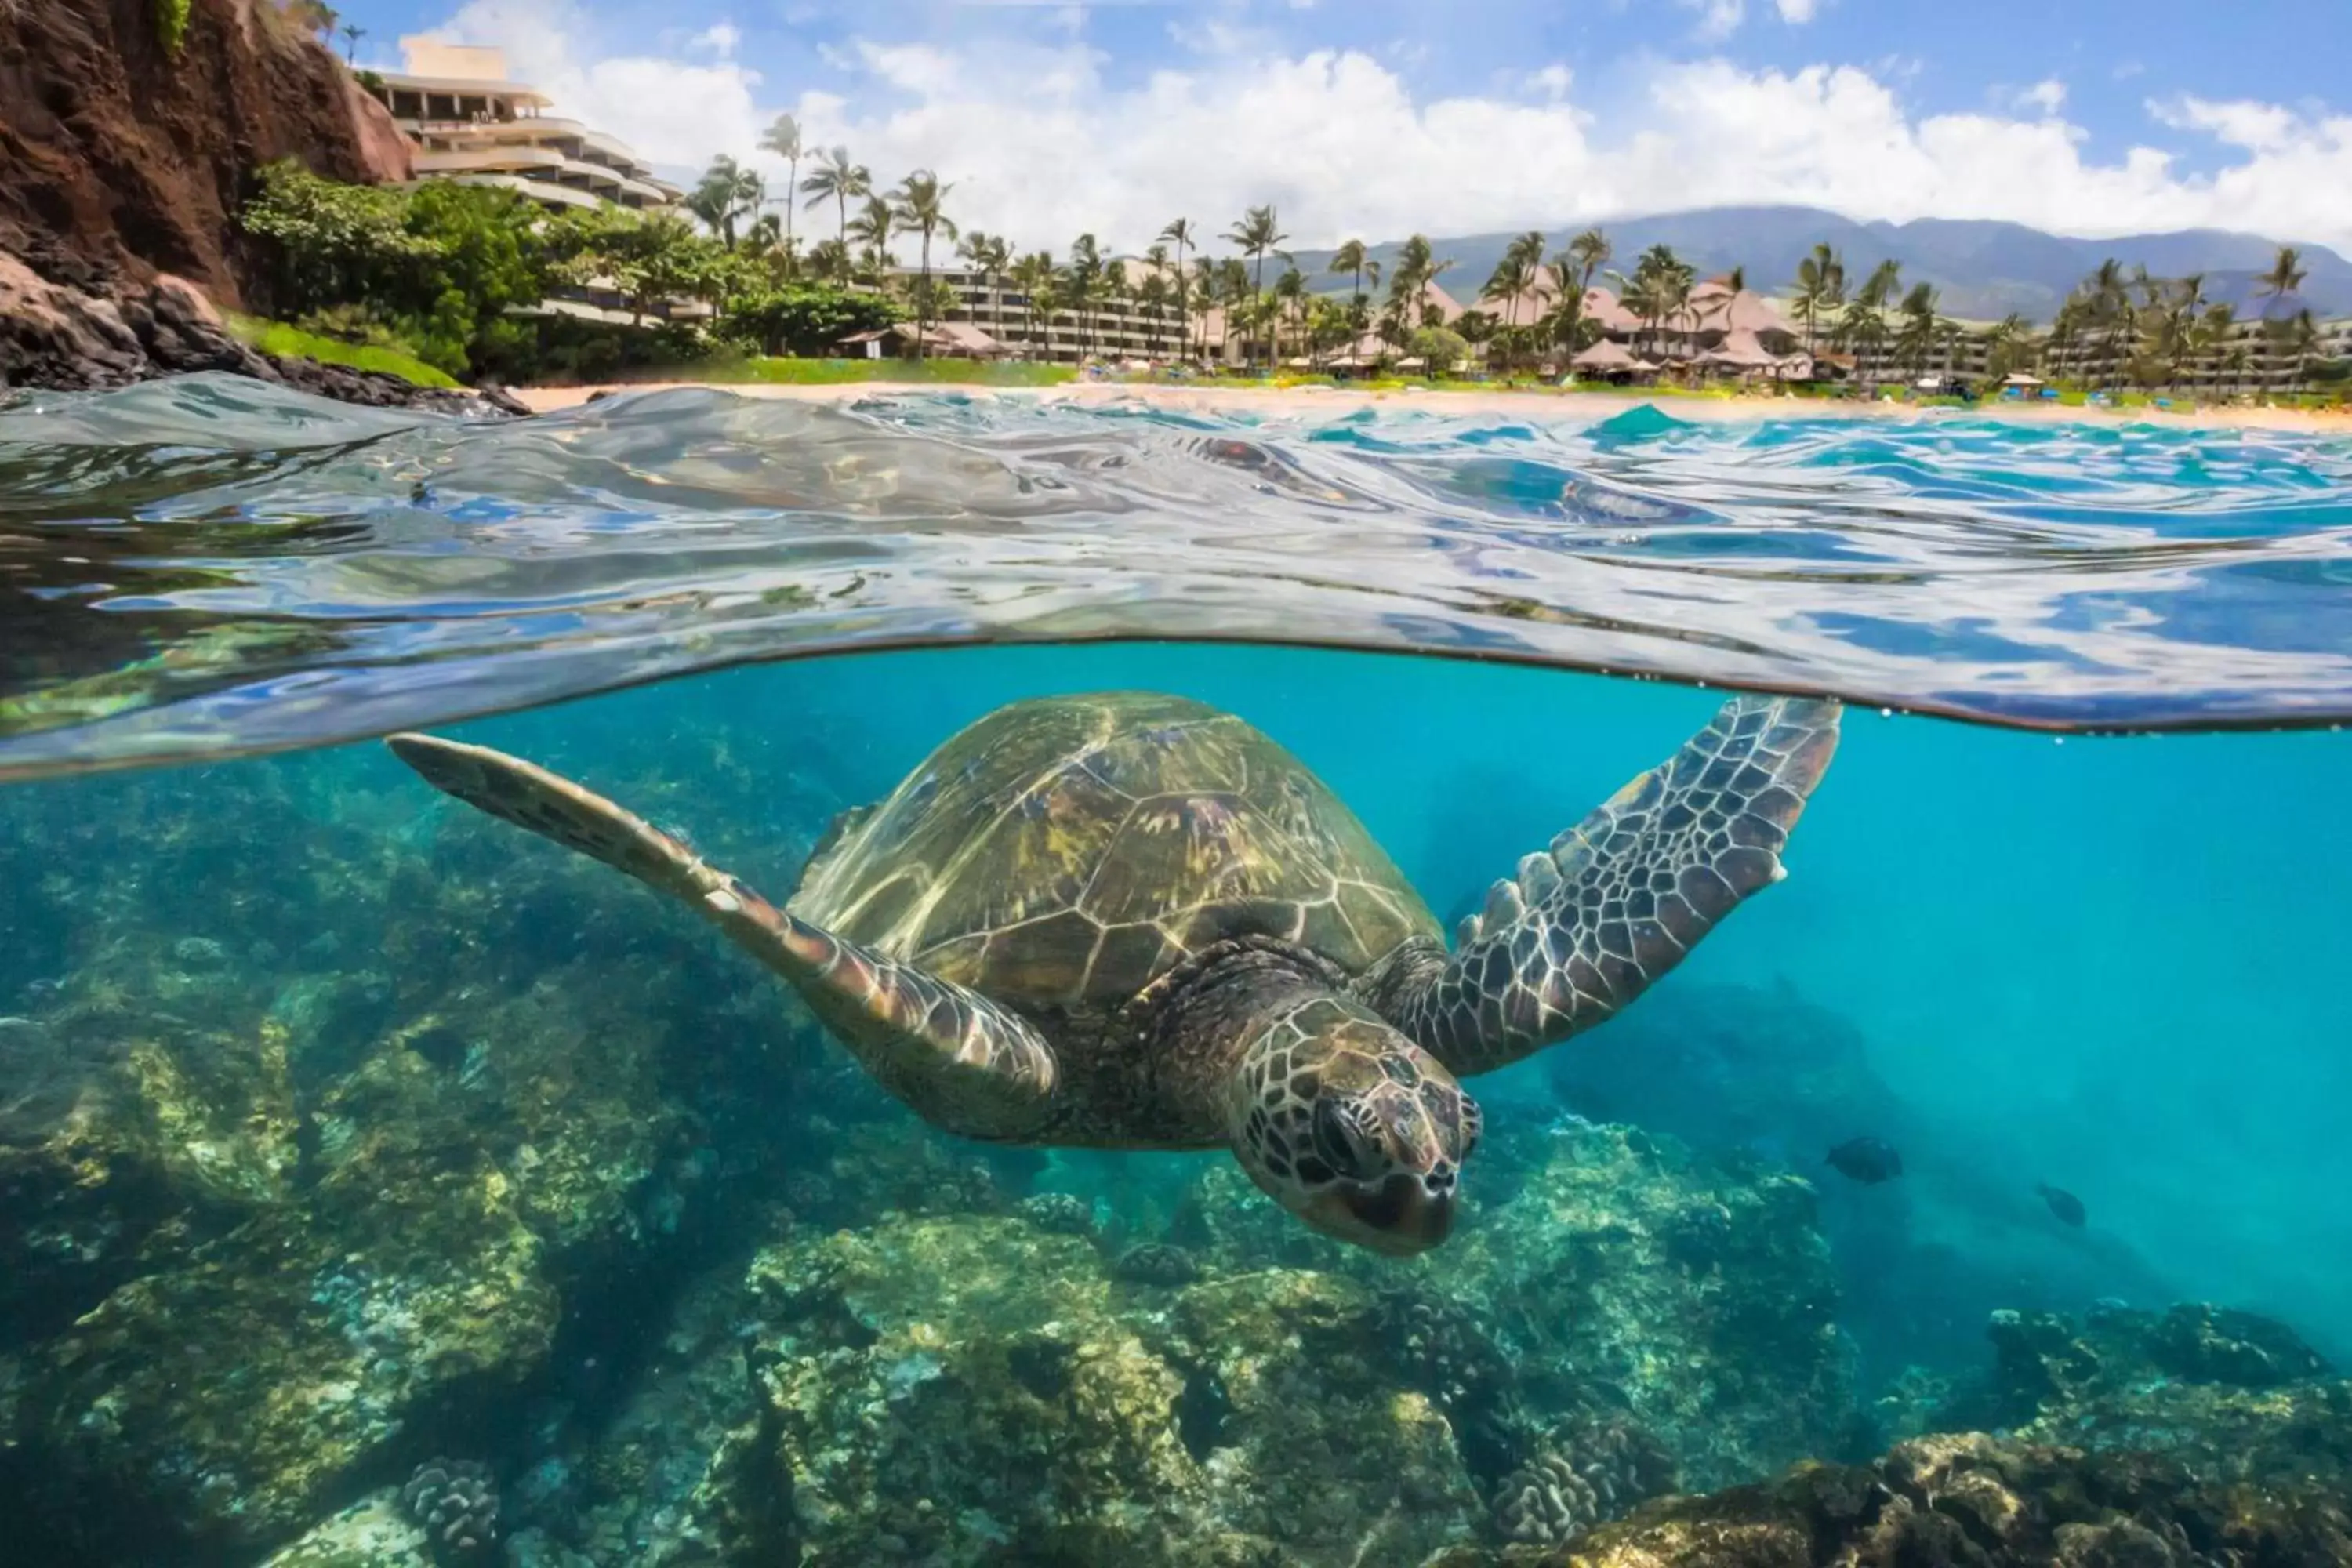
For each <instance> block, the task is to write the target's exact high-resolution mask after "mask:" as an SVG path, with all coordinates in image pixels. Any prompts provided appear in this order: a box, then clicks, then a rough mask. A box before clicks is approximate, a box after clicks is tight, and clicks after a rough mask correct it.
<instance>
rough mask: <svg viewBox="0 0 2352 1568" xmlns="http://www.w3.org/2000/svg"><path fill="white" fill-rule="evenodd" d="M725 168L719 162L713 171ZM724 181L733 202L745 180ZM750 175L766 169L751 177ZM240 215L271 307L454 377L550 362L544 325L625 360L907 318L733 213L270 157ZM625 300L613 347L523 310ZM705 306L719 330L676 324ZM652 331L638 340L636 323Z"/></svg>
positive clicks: (794, 346)
mask: <svg viewBox="0 0 2352 1568" xmlns="http://www.w3.org/2000/svg"><path fill="white" fill-rule="evenodd" d="M715 173H716V172H715ZM741 173H742V172H741V171H740V170H738V171H736V172H735V174H734V175H730V181H729V183H731V184H734V185H735V190H736V195H737V196H738V197H739V198H740V197H744V196H746V195H747V194H748V190H749V187H748V185H747V184H743V183H742V182H741V181H740V179H739V178H738V176H740V174H741ZM753 177H754V178H756V176H753ZM260 184H261V189H260V191H259V194H258V195H257V196H256V197H255V198H254V200H252V201H251V202H249V203H248V204H247V206H246V208H245V210H244V213H243V215H242V222H243V225H244V227H245V229H246V231H247V233H248V234H250V235H252V236H253V237H255V238H256V239H257V240H258V241H259V242H261V244H262V245H263V247H265V249H266V251H267V252H268V257H269V258H270V268H269V277H270V279H271V287H270V297H271V298H270V302H271V304H272V306H273V307H274V309H275V310H276V312H277V313H278V314H279V315H281V316H286V317H289V318H291V319H293V320H294V321H295V322H296V323H297V324H298V325H300V326H302V327H305V328H309V329H310V330H313V331H323V332H324V333H326V334H327V335H330V336H332V337H335V338H337V339H338V340H342V341H348V342H362V343H369V344H373V345H375V346H383V347H390V348H396V349H399V350H402V351H404V352H407V353H413V354H415V357H417V358H418V359H421V360H423V361H424V362H425V363H427V364H430V365H432V366H434V367H436V369H438V370H441V371H444V372H446V373H448V374H453V375H464V374H499V375H505V376H509V377H516V376H523V375H529V374H536V373H539V372H541V371H542V370H544V369H547V368H550V367H549V366H547V365H546V364H545V363H543V361H544V359H545V357H546V353H547V344H548V342H549V341H550V338H551V335H552V336H553V337H554V338H555V339H557V340H559V341H561V342H562V347H563V353H562V355H561V356H559V357H560V358H562V359H563V360H564V361H566V362H567V363H564V364H563V365H561V366H558V367H556V368H582V369H589V368H593V364H590V363H585V362H588V361H597V362H601V363H622V362H629V361H632V360H640V359H643V358H646V357H648V356H651V357H676V356H681V355H691V354H695V353H707V352H709V351H711V350H712V349H714V348H719V347H724V346H726V345H727V344H730V343H733V344H735V345H738V346H740V347H742V348H745V349H750V350H759V351H761V352H767V353H776V352H792V353H823V352H825V351H826V350H829V349H830V348H831V347H832V346H833V345H834V344H835V342H838V341H839V340H840V339H841V338H842V337H843V336H844V335H845V334H847V333H850V332H855V331H866V330H870V329H873V328H877V327H882V326H887V325H888V324H889V323H891V322H893V321H898V320H901V319H903V317H904V314H905V311H904V309H903V307H902V305H901V303H900V301H898V300H896V299H895V298H893V297H890V296H887V295H884V294H878V293H871V292H856V291H852V290H850V289H845V288H843V287H841V286H839V285H838V284H835V283H829V282H825V281H824V280H821V279H815V278H812V277H806V276H803V275H802V274H801V273H800V272H799V271H797V270H796V269H795V268H792V267H791V266H789V265H787V264H786V259H787V258H788V256H789V252H787V251H786V250H785V249H784V248H783V247H782V246H781V245H769V246H761V245H755V244H754V243H752V240H751V234H752V233H757V232H758V226H756V225H755V226H753V229H752V230H751V233H746V232H743V231H741V230H740V228H739V232H738V234H737V236H736V237H735V240H734V243H732V244H731V245H730V242H729V238H728V237H727V235H726V233H725V228H726V223H725V219H726V217H727V216H728V215H729V212H730V208H731V210H732V212H733V216H736V217H737V218H738V219H740V217H742V216H745V212H746V210H747V209H746V203H745V201H743V200H740V199H739V200H734V201H731V202H721V201H719V199H718V198H719V196H720V195H721V192H720V189H719V186H720V184H721V182H720V181H719V179H717V178H715V177H714V178H709V179H706V181H705V182H704V187H703V188H704V190H706V191H707V192H708V193H709V195H711V196H712V198H713V200H712V202H711V203H710V204H709V205H710V216H711V217H712V219H713V220H715V221H714V226H715V227H717V228H718V229H719V233H718V234H717V235H716V236H712V235H705V234H701V233H698V232H697V231H696V229H695V227H694V226H693V225H691V224H690V223H688V221H687V220H686V219H684V218H682V217H679V216H676V215H674V214H669V213H658V212H657V213H637V212H632V211H629V210H627V209H625V208H621V207H614V206H598V207H592V208H584V209H580V210H576V211H566V212H563V213H561V214H549V213H547V212H545V211H543V210H542V209H541V208H540V207H539V206H537V205H534V204H533V203H531V202H530V201H527V200H525V199H524V198H522V197H521V196H520V195H515V194H514V193H512V192H509V191H505V190H499V189H488V188H483V187H478V186H473V185H462V184H453V183H451V182H448V181H438V180H436V181H427V182H425V183H424V184H420V185H418V186H416V187H415V188H414V189H413V190H400V189H397V188H394V187H388V186H372V185H346V184H339V183H337V182H335V181H331V180H325V179H321V178H320V177H319V176H317V175H315V174H310V172H309V171H307V170H305V169H304V168H302V166H301V165H299V163H292V162H290V161H289V162H286V163H274V164H271V165H269V166H268V168H266V169H264V170H263V171H262V174H261V182H260ZM564 290H570V291H572V292H573V293H575V294H583V295H587V296H589V297H592V298H593V297H596V296H606V297H610V298H612V299H614V300H617V301H618V302H619V305H620V308H621V309H622V310H625V312H626V313H627V314H628V315H629V316H630V318H631V319H632V321H633V323H634V324H636V325H639V326H643V327H646V328H648V329H651V331H652V332H653V333H654V335H653V336H652V337H651V338H649V339H648V340H647V341H645V342H620V341H616V340H614V336H613V334H612V333H611V332H610V331H604V332H602V333H601V335H600V333H599V332H598V331H595V330H593V323H592V324H591V325H589V326H583V325H581V324H580V323H578V322H576V321H575V322H573V323H572V324H569V325H561V324H559V325H556V326H552V327H551V326H549V325H547V324H544V323H535V322H534V321H532V320H530V319H529V318H527V317H522V316H519V315H518V314H517V311H518V310H520V309H523V308H528V307H531V306H535V305H538V304H539V303H540V302H541V300H545V299H546V298H547V297H548V296H549V295H550V294H551V293H556V292H561V291H564ZM681 303H693V304H696V305H698V306H699V307H701V309H700V310H698V311H697V312H696V314H698V315H707V316H708V317H709V321H710V327H709V331H704V330H703V329H701V328H698V327H691V326H678V325H677V324H675V323H672V322H669V321H667V320H666V318H667V317H669V316H671V315H673V314H674V313H676V312H677V307H678V306H679V305H680V304H681ZM640 335H643V334H640Z"/></svg>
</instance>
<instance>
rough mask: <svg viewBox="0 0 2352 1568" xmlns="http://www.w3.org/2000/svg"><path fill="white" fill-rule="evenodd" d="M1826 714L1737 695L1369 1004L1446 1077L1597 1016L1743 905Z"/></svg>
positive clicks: (1784, 820)
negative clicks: (1447, 947) (1448, 950)
mask: <svg viewBox="0 0 2352 1568" xmlns="http://www.w3.org/2000/svg"><path fill="white" fill-rule="evenodd" d="M1839 715H1840V708H1839V705H1838V704H1837V703H1835V702H1832V701H1825V700H1813V699H1807V698H1794V697H1780V698H1773V697H1736V698H1734V699H1732V700H1730V701H1729V702H1727V703H1725V704H1724V705H1723V707H1722V709H1721V710H1719V711H1718V712H1717V714H1716V716H1715V721H1714V722H1713V723H1711V724H1709V725H1708V726H1707V727H1706V729H1704V730H1701V731H1699V732H1698V733H1697V734H1696V735H1694V736H1692V737H1691V738H1690V739H1689V740H1688V741H1687V742H1684V745H1683V748H1682V750H1681V751H1679V752H1675V754H1674V756H1672V757H1671V758H1669V759H1667V760H1666V761H1665V762H1664V763H1662V764H1660V765H1659V766H1657V767H1654V768H1653V769H1651V770H1650V771H1649V772H1648V773H1643V774H1642V775H1641V776H1640V777H1639V778H1637V779H1635V780H1633V783H1631V784H1627V785H1626V786H1625V787H1624V788H1623V789H1622V790H1619V791H1618V792H1617V793H1616V795H1613V796H1612V797H1611V798H1610V800H1609V801H1608V802H1607V803H1606V804H1605V805H1601V807H1600V808H1599V809H1598V810H1596V811H1594V812H1593V813H1592V815H1591V816H1588V817H1586V818H1585V819H1584V820H1583V821H1582V822H1580V823H1579V824H1578V825H1577V826H1574V827H1571V828H1570V829H1569V830H1568V831H1567V832H1565V833H1563V834H1561V835H1560V836H1559V837H1557V838H1555V839H1553V840H1552V842H1551V850H1550V853H1549V854H1535V855H1529V856H1528V857H1527V858H1525V859H1523V860H1521V861H1520V862H1519V870H1518V876H1517V879H1504V880H1502V881H1499V882H1497V883H1496V884H1495V886H1494V888H1493V889H1491V890H1490V891H1489V892H1488V893H1487V895H1486V909H1485V910H1483V911H1482V912H1481V913H1479V914H1475V915H1472V916H1470V917H1469V918H1468V919H1466V920H1465V921H1463V922H1462V928H1461V930H1460V931H1459V932H1458V933H1457V937H1456V941H1455V943H1454V955H1453V957H1452V958H1451V959H1448V958H1447V957H1446V955H1445V954H1444V952H1442V951H1440V950H1439V948H1438V946H1437V944H1436V943H1435V942H1425V943H1418V944H1414V945H1411V946H1408V947H1406V948H1404V949H1402V950H1401V951H1400V952H1397V953H1396V954H1395V955H1394V956H1393V957H1392V958H1391V959H1390V960H1389V961H1388V963H1386V964H1385V965H1384V966H1383V967H1382V968H1381V970H1380V971H1378V972H1376V973H1374V974H1373V975H1372V976H1371V977H1370V981H1369V984H1368V985H1367V988H1366V989H1367V992H1368V994H1369V998H1370V1001H1371V1002H1372V1005H1374V1006H1376V1007H1378V1008H1379V1009H1380V1011H1381V1013H1382V1014H1383V1015H1384V1016H1387V1017H1388V1018H1389V1020H1390V1021H1391V1022H1392V1023H1394V1024H1395V1025H1396V1026H1398V1027H1399V1028H1401V1029H1402V1030H1403V1031H1404V1032H1405V1033H1406V1034H1408V1035H1410V1036H1412V1037H1413V1039H1414V1040H1415V1041H1417V1042H1418V1043H1419V1044H1420V1045H1421V1047H1422V1048H1423V1049H1424V1050H1426V1051H1428V1052H1429V1053H1430V1054H1431V1055H1433V1056H1434V1057H1436V1058H1438V1059H1439V1060H1441V1061H1443V1062H1444V1064H1445V1065H1446V1066H1447V1067H1448V1068H1451V1069H1452V1070H1453V1071H1454V1073H1455V1074H1456V1075H1459V1076H1467V1075H1469V1074H1471V1073H1476V1072H1486V1071H1488V1070H1490V1069H1492V1068H1499V1067H1506V1066H1507V1065H1509V1064H1510V1063H1512V1062H1515V1061H1517V1060H1518V1059H1519V1058H1522V1057H1525V1056H1528V1054H1530V1053H1532V1052H1534V1051H1538V1050H1540V1049H1542V1048H1543V1047H1546V1046H1549V1045H1552V1044H1554V1043H1556V1042H1558V1041H1560V1040H1564V1039H1566V1038H1567V1037H1569V1036H1570V1035H1573V1034H1576V1033H1577V1032H1579V1031H1580V1030H1583V1029H1589V1028H1591V1026H1593V1025H1595V1024H1598V1023H1601V1021H1602V1020H1604V1019H1606V1018H1608V1017H1610V1016H1612V1015H1613V1014H1615V1013H1616V1011H1617V1010H1618V1009H1619V1008H1621V1007H1622V1006H1624V1005H1626V1004H1627V1003H1629V1002H1631V1001H1633V998H1634V997H1636V996H1638V995H1640V994H1642V992H1643V990H1644V989H1646V988H1647V987H1648V986H1649V985H1650V984H1653V983H1654V982H1655V981H1656V980H1657V979H1658V977H1659V976H1661V975H1663V974H1664V973H1665V972H1666V971H1667V970H1669V969H1672V968H1673V967H1674V966H1675V964H1676V963H1680V962H1682V958H1683V955H1684V954H1685V953H1686V952H1689V951H1690V950H1691V948H1692V947H1693V946H1694V945H1695V944H1696V942H1698V940H1699V938H1701V937H1703V936H1705V935H1706V933H1707V932H1708V931H1712V930H1713V929H1714V928H1715V925H1716V922H1717V921H1720V920H1722V919H1723V917H1724V916H1726V915H1727V914H1729V913H1730V912H1731V911H1732V910H1733V909H1734V908H1735V907H1736V906H1737V905H1738V903H1739V901H1740V900H1742V899H1744V898H1746V897H1747V896H1748V894H1750V893H1753V892H1755V891H1756V890H1757V889H1759V888H1763V887H1767V886H1769V885H1770V884H1771V883H1774V882H1777V881H1779V880H1780V879H1781V877H1783V876H1784V875H1786V873H1785V872H1784V871H1783V870H1782V868H1781V866H1780V849H1781V847H1782V846H1783V845H1785V844H1786V843H1787V842H1788V837H1789V830H1790V828H1792V827H1794V826H1796V823H1797V818H1798V817H1799V816H1801V815H1802V813H1803V811H1804V809H1805V802H1806V799H1807V798H1808V797H1809V796H1810V795H1811V794H1812V791H1813V786H1814V785H1816V784H1819V783H1820V782H1821V779H1822V773H1825V772H1826V771H1827V770H1828V768H1829V765H1830V758H1831V755H1832V753H1833V752H1836V750H1837V741H1838V719H1839Z"/></svg>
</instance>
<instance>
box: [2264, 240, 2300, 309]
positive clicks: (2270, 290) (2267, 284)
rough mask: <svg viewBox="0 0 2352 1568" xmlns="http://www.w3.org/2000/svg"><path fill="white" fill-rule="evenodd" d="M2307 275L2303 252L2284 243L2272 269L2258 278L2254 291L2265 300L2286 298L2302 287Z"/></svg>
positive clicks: (2274, 259)
mask: <svg viewBox="0 0 2352 1568" xmlns="http://www.w3.org/2000/svg"><path fill="white" fill-rule="evenodd" d="M2305 276H2306V274H2305V270H2304V266H2303V253H2302V252H2301V251H2299V250H2297V249H2296V248H2295V247H2294V246H2292V245H2282V246H2280V247H2278V255H2277V256H2276V257H2275V258H2273V259H2272V261H2271V269H2270V270H2269V271H2268V272H2265V273H2263V275H2262V277H2261V278H2260V279H2256V288H2255V290H2254V291H2255V293H2256V294H2257V295H2258V296H2259V297H2260V298H2262V299H2264V300H2284V299H2285V298H2287V297H2288V296H2289V295H2292V294H2294V293H2295V292H2296V291H2297V290H2299V289H2302V287H2303V280H2304V278H2305Z"/></svg>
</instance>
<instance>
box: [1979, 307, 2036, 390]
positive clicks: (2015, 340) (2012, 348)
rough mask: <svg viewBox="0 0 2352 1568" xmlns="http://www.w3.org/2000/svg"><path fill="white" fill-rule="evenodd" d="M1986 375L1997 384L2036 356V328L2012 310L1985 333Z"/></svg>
mask: <svg viewBox="0 0 2352 1568" xmlns="http://www.w3.org/2000/svg"><path fill="white" fill-rule="evenodd" d="M1984 342H1985V374H1986V375H1988V376H1990V378H1992V379H1993V380H1995V381H1999V380H2000V379H2001V378H2002V377H2003V376H2005V375H2007V374H2010V373H2011V371H2013V370H2017V369H2020V368H2021V367H2022V366H2023V365H2025V364H2026V363H2029V361H2030V360H2031V358H2032V353H2033V328H2032V324H2031V323H2030V322H2028V321H2026V319H2025V318H2024V317H2023V316H2021V315H2019V314H2018V313H2017V312H2016V311H2014V310H2011V312H2010V313H2009V314H2008V315H2006V316H2003V317H2002V318H2001V319H2000V321H1996V322H1994V323H1993V324H1992V326H1991V328H1990V330H1989V331H1986V333H1985V338H1984Z"/></svg>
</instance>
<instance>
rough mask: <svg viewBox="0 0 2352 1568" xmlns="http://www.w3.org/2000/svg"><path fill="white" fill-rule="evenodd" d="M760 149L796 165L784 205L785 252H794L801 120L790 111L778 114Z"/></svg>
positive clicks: (786, 187)
mask: <svg viewBox="0 0 2352 1568" xmlns="http://www.w3.org/2000/svg"><path fill="white" fill-rule="evenodd" d="M760 149H761V152H764V153H774V154H775V155H776V156H777V157H779V158H782V160H783V161H784V162H785V163H788V164H790V165H791V167H792V173H791V174H789V175H787V176H786V177H785V180H784V199H783V202H782V207H783V209H784V254H785V255H786V256H790V255H791V254H792V250H793V192H794V191H796V190H798V189H800V184H801V123H800V121H797V120H794V119H793V117H792V116H791V115H789V114H779V115H777V116H776V118H775V119H774V120H772V121H769V123H768V129H767V130H766V131H765V132H761V137H760Z"/></svg>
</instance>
